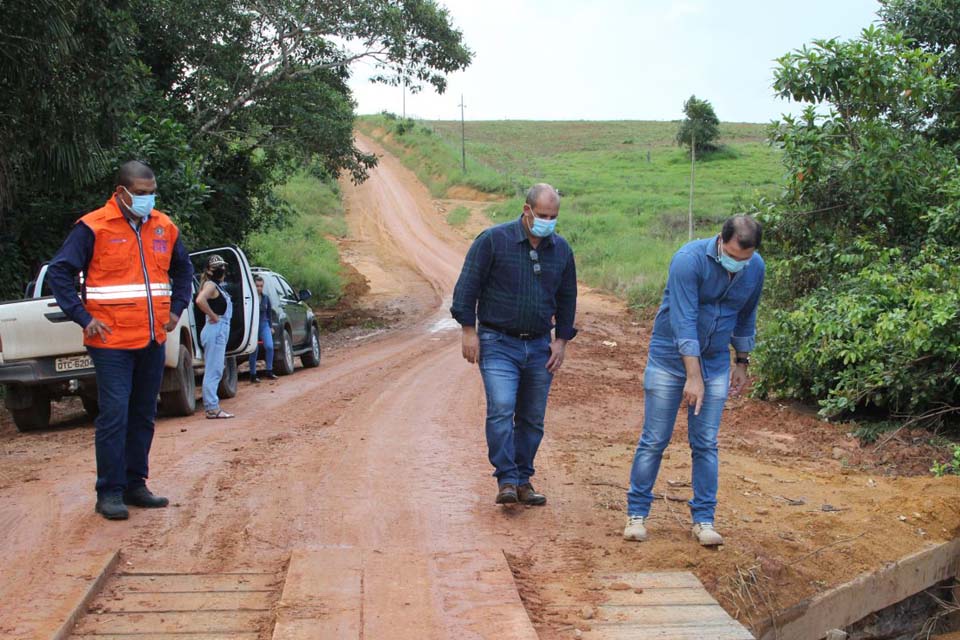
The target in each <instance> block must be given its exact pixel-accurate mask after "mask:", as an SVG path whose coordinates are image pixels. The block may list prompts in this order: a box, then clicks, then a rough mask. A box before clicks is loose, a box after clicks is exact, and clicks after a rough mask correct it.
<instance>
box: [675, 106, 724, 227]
mask: <svg viewBox="0 0 960 640" xmlns="http://www.w3.org/2000/svg"><path fill="white" fill-rule="evenodd" d="M683 112H684V113H685V114H686V116H687V117H686V119H685V120H684V121H683V122H681V123H680V130H679V131H677V144H680V145H686V146H687V148H688V149H690V208H689V211H688V213H687V231H688V239H689V240H693V183H694V176H695V174H696V165H697V152H698V151H699V152H700V155H703V154H704V153H705V152H707V151H713V150H714V149H716V147H715V146H714V145H713V140H714V139H716V137H717V136H718V135H720V130H719V124H720V120H719V119H717V114H716V113H714V112H713V106H711V104H710V103H709V102H707V101H706V100H697V96H690V98H689V99H688V100H687V101H686V102H684V103H683Z"/></svg>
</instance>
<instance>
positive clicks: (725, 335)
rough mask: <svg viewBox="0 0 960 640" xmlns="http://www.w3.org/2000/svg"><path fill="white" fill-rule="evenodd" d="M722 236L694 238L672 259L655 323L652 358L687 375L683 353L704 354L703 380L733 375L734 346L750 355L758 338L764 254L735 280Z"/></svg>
mask: <svg viewBox="0 0 960 640" xmlns="http://www.w3.org/2000/svg"><path fill="white" fill-rule="evenodd" d="M717 239H718V237H717V236H714V237H712V238H706V239H704V240H694V241H693V242H689V243H687V244H686V245H684V246H683V247H681V248H680V250H679V251H677V252H676V253H675V254H674V256H673V260H672V261H671V262H670V273H669V276H668V278H667V286H666V288H665V289H664V291H663V304H661V305H660V310H659V311H657V318H656V320H655V321H654V323H653V337H652V338H651V340H650V360H651V362H654V363H655V364H656V365H657V366H659V367H661V368H664V369H666V370H668V371H671V372H673V373H675V374H676V375H678V376H686V369H685V368H684V366H683V356H697V357H699V358H700V368H701V371H702V372H703V377H704V379H707V378H711V377H714V376H722V375H728V374H729V371H730V346H731V345H732V346H733V348H734V349H736V350H737V351H739V352H741V353H749V352H750V351H753V347H754V344H755V342H756V332H757V331H756V322H757V305H758V304H759V302H760V294H761V292H762V291H763V279H764V275H765V272H766V267H765V265H764V263H763V258H761V257H760V254H759V253H754V254H753V257H751V258H750V262H748V263H747V266H746V267H744V268H743V269H742V270H741V271H740V272H738V273H736V274H734V275H733V277H732V278H731V277H730V273H729V272H728V271H727V270H726V269H724V268H723V266H722V265H721V264H720V258H719V257H718V255H717Z"/></svg>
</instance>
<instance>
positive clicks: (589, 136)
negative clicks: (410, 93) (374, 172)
mask: <svg viewBox="0 0 960 640" xmlns="http://www.w3.org/2000/svg"><path fill="white" fill-rule="evenodd" d="M358 127H359V128H360V130H361V131H363V132H365V133H367V134H368V135H372V136H374V137H375V138H377V139H378V140H379V141H381V142H382V143H383V144H384V145H386V147H387V148H388V149H390V150H391V151H392V152H394V153H396V154H397V155H398V156H399V157H400V158H401V160H402V161H403V162H404V164H406V165H407V166H408V167H410V168H411V169H413V170H414V172H416V173H417V175H418V176H420V178H421V179H422V180H423V181H424V182H425V183H426V184H427V185H428V186H429V187H430V189H431V190H432V191H433V193H434V195H436V196H438V197H443V196H444V195H446V194H447V193H448V192H449V191H450V189H451V188H452V187H455V186H457V185H464V186H469V187H471V188H473V189H476V190H479V191H484V192H488V193H496V194H500V195H502V196H504V198H505V199H504V200H503V201H502V202H499V203H497V204H495V205H492V206H491V207H490V208H489V209H488V213H489V214H490V215H491V217H492V218H493V219H494V220H495V221H502V220H507V219H510V218H512V217H514V216H515V215H518V214H519V212H520V208H521V207H522V194H523V192H524V190H525V189H526V188H527V187H528V186H529V185H530V184H532V183H534V182H540V181H544V182H549V183H551V184H553V185H554V186H556V187H557V188H558V189H560V191H561V192H562V193H563V195H564V199H563V205H562V207H561V210H560V211H561V217H560V225H559V228H558V230H559V232H560V233H561V235H563V236H564V237H566V238H567V239H568V240H570V242H571V243H572V245H573V247H574V250H575V251H576V252H577V259H578V266H579V269H580V276H581V279H582V280H584V281H585V282H587V283H588V284H591V285H594V286H599V287H602V288H604V289H607V290H610V291H613V292H615V293H618V294H620V295H623V296H626V297H627V298H628V300H629V301H630V302H631V303H632V304H635V305H649V304H655V303H656V302H657V301H658V298H659V295H660V291H661V289H662V286H663V282H664V279H665V272H666V267H667V264H668V263H669V260H670V256H671V255H672V253H673V252H674V251H675V250H676V248H677V247H679V246H680V245H681V244H683V243H684V242H685V241H686V239H687V206H688V201H687V198H688V190H689V179H690V164H689V157H688V156H687V154H686V152H685V151H684V150H683V149H681V148H679V147H677V146H676V144H675V142H674V136H675V134H676V130H677V123H673V122H640V121H622V122H532V121H495V122H468V123H466V135H467V144H466V149H467V172H466V174H464V173H463V172H462V171H461V169H460V161H461V160H460V123H459V122H453V121H438V122H412V121H409V120H408V121H400V120H397V119H396V118H391V117H389V116H384V115H380V116H365V117H363V118H361V119H360V120H359V121H358ZM764 129H765V125H760V124H736V123H724V124H722V125H721V135H722V139H721V140H720V143H721V144H722V145H723V148H722V149H721V150H720V151H719V152H716V153H714V154H712V155H711V156H708V157H706V158H704V159H703V160H702V161H698V163H697V174H696V192H695V199H694V216H695V233H694V235H695V236H696V237H704V236H707V235H712V234H713V233H716V231H717V229H718V223H719V222H720V221H722V220H723V219H724V218H725V217H726V216H728V215H729V214H731V213H733V212H736V211H737V210H738V209H739V207H740V205H741V203H742V202H743V201H744V200H752V199H754V198H755V197H757V196H758V195H761V194H773V193H775V192H776V191H777V190H778V188H779V186H778V185H779V184H780V179H781V175H782V172H783V170H782V166H781V164H780V157H779V152H778V151H776V150H774V149H771V148H770V147H769V146H768V145H767V144H766V143H765V142H764Z"/></svg>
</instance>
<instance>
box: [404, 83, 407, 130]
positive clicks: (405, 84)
mask: <svg viewBox="0 0 960 640" xmlns="http://www.w3.org/2000/svg"><path fill="white" fill-rule="evenodd" d="M403 119H404V120H406V119H407V79H406V78H404V79H403Z"/></svg>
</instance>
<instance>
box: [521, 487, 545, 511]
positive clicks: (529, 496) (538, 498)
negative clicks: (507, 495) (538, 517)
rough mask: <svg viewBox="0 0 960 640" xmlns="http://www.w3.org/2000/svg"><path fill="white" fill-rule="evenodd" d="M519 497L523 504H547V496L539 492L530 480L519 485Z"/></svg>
mask: <svg viewBox="0 0 960 640" xmlns="http://www.w3.org/2000/svg"><path fill="white" fill-rule="evenodd" d="M517 497H518V498H519V499H520V502H522V503H523V504H532V505H536V506H540V505H544V504H547V496H545V495H543V494H542V493H537V492H536V490H534V488H533V485H532V484H530V483H529V482H528V483H527V484H522V485H520V486H519V487H517Z"/></svg>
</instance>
